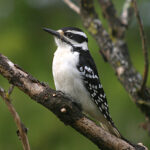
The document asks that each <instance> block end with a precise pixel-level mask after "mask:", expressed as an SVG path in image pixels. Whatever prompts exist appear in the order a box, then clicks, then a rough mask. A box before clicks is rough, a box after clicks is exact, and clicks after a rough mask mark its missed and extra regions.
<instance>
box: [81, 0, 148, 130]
mask: <svg viewBox="0 0 150 150" xmlns="http://www.w3.org/2000/svg"><path fill="white" fill-rule="evenodd" d="M80 11H81V14H80V15H81V18H82V21H83V24H84V26H85V28H87V30H88V31H89V32H90V33H91V35H92V36H93V37H94V38H95V40H96V41H97V43H98V45H99V47H100V48H101V52H102V54H103V55H104V56H105V57H106V59H107V61H108V62H109V63H110V65H111V66H112V68H113V69H114V71H115V73H116V75H117V77H118V79H119V81H120V82H121V83H122V85H123V86H124V88H125V89H126V90H127V92H128V93H129V94H130V95H131V97H132V99H133V101H134V102H135V104H136V105H137V106H138V107H139V108H140V110H141V111H142V112H143V113H144V114H145V116H146V118H147V119H148V122H149V126H150V89H149V88H145V90H144V91H143V93H142V94H141V93H139V90H140V89H141V85H142V82H143V81H142V76H141V74H140V73H139V72H137V71H136V69H135V68H134V67H133V65H132V63H131V60H130V56H129V53H128V47H127V44H126V42H125V41H124V40H123V39H122V37H120V38H118V39H117V40H115V41H112V39H111V38H110V37H111V36H109V34H108V33H107V32H106V30H105V29H104V28H103V26H102V23H101V21H100V20H99V17H98V15H97V13H96V12H95V9H94V4H93V0H81V5H80ZM107 15H111V13H109V14H107ZM110 17H111V16H110ZM110 17H109V18H110ZM149 132H150V131H149Z"/></svg>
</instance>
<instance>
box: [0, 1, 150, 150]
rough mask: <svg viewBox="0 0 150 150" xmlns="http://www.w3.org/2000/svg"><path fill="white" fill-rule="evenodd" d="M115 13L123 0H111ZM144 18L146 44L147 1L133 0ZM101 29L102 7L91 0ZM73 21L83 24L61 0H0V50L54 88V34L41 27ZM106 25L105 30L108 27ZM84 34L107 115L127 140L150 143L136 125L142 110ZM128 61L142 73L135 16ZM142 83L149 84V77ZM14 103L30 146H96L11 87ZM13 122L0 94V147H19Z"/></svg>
mask: <svg viewBox="0 0 150 150" xmlns="http://www.w3.org/2000/svg"><path fill="white" fill-rule="evenodd" d="M113 1H114V3H115V6H116V9H117V10H118V12H119V13H120V12H121V9H122V5H123V1H120V0H113ZM138 6H139V9H140V12H141V16H142V18H143V23H144V27H145V32H146V35H147V43H148V46H149V42H150V9H149V8H150V1H149V0H142V1H138ZM96 9H97V11H98V13H99V15H100V18H101V20H102V22H103V23H104V26H105V28H106V29H107V28H108V26H107V22H106V21H105V20H104V19H103V18H102V14H101V9H100V7H99V5H98V4H97V5H96ZM65 26H75V27H79V28H81V29H83V30H84V31H85V32H86V33H87V31H86V30H85V29H84V27H83V25H82V22H81V19H80V17H79V16H78V15H77V14H76V13H75V12H73V11H72V10H71V9H70V8H68V6H66V5H65V4H64V3H63V1H62V0H0V53H2V54H4V55H6V56H7V57H8V58H9V59H10V60H12V61H13V62H14V63H16V64H18V65H19V66H20V67H22V68H23V69H24V70H26V71H27V72H29V73H30V74H32V75H33V76H34V77H35V78H37V79H39V80H40V81H43V82H46V83H47V84H49V86H50V87H51V88H55V87H54V82H53V77H52V68H51V66H52V58H53V54H54V51H55V49H56V46H55V43H54V40H53V37H52V36H51V35H49V34H48V33H46V32H44V31H43V30H42V27H49V28H52V29H59V28H62V27H65ZM107 30H108V29H107ZM87 35H88V37H89V49H90V51H91V54H92V56H93V58H94V60H95V62H96V65H97V68H98V71H99V74H100V76H101V82H102V84H103V87H104V89H105V92H106V95H107V99H108V103H109V106H110V107H109V108H110V113H111V116H112V118H113V120H114V122H115V124H116V126H117V127H118V129H119V130H120V132H121V133H122V134H123V135H124V136H125V137H126V138H128V139H130V140H131V141H133V142H135V143H137V142H142V143H143V144H144V145H146V146H148V147H149V148H150V136H148V133H147V132H145V131H144V130H143V129H141V128H140V127H139V125H140V123H142V122H144V121H145V118H144V115H143V114H142V113H141V112H140V110H139V109H138V108H137V107H136V106H135V104H134V103H133V102H132V101H131V100H130V97H129V95H128V94H127V92H126V91H125V90H124V88H123V87H122V86H121V84H120V83H119V82H118V80H117V77H116V76H115V74H114V72H113V70H112V68H111V67H110V65H109V64H108V63H106V62H104V61H103V58H102V57H101V56H100V55H99V52H98V50H99V48H98V46H97V44H96V42H95V41H94V39H93V38H92V37H91V36H90V35H89V34H88V33H87ZM125 39H126V41H127V43H128V46H129V50H130V55H131V58H132V62H133V64H134V66H135V67H136V69H137V70H138V71H139V72H140V73H142V72H143V69H144V68H143V66H144V60H143V54H142V51H141V41H140V36H139V30H138V26H137V24H136V19H135V18H133V20H132V23H131V24H130V26H129V29H128V31H127V33H126V38H125ZM147 85H150V78H149V80H148V83H147ZM0 86H2V87H3V88H5V89H8V87H9V84H8V81H7V80H6V79H4V78H3V77H2V76H1V75H0ZM12 99H13V105H14V106H15V108H16V110H17V112H18V113H19V115H20V117H21V119H22V121H23V123H24V124H25V125H26V127H27V128H29V131H28V138H29V142H30V146H31V149H32V150H41V149H42V150H50V149H51V150H70V149H71V150H76V149H78V150H84V149H87V150H97V149H98V148H97V147H96V146H95V145H94V144H93V143H91V142H90V141H89V140H88V139H86V138H85V137H83V136H82V135H80V134H79V133H77V132H76V131H74V130H73V129H72V128H70V127H69V126H65V125H64V124H63V123H62V122H61V121H59V119H58V118H57V117H56V116H55V115H54V114H52V113H51V112H50V111H49V110H47V109H45V108H44V107H43V106H41V105H40V104H37V103H36V102H34V101H33V100H31V99H30V98H29V97H28V96H27V95H25V94H24V93H23V92H21V91H20V90H18V89H17V88H16V87H15V89H14V91H13V94H12ZM16 130H17V128H16V125H15V123H14V121H13V119H12V116H11V115H10V113H9V112H8V109H7V107H6V105H5V103H4V101H3V100H2V99H1V98H0V150H10V149H11V150H21V149H22V145H21V142H20V141H19V140H18V137H17V135H16Z"/></svg>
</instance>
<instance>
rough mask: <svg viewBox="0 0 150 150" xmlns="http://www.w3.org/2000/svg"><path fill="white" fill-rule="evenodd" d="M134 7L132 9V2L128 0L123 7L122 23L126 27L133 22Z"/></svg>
mask: <svg viewBox="0 0 150 150" xmlns="http://www.w3.org/2000/svg"><path fill="white" fill-rule="evenodd" d="M133 12H134V11H133V7H132V0H126V1H125V3H124V5H123V10H122V14H121V20H122V23H123V24H124V25H126V26H128V25H129V22H130V21H131V18H132V16H133V14H134V13H133Z"/></svg>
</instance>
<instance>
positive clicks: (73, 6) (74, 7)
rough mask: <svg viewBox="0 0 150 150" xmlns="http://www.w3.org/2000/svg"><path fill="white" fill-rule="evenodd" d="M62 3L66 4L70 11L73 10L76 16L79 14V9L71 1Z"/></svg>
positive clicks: (66, 0) (65, 0)
mask: <svg viewBox="0 0 150 150" xmlns="http://www.w3.org/2000/svg"><path fill="white" fill-rule="evenodd" d="M63 1H64V3H66V4H67V5H68V6H69V7H70V8H71V9H72V10H74V11H75V12H76V13H77V14H80V8H79V7H78V6H77V5H75V4H74V3H73V2H72V1H70V0H63Z"/></svg>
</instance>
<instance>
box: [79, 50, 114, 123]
mask: <svg viewBox="0 0 150 150" xmlns="http://www.w3.org/2000/svg"><path fill="white" fill-rule="evenodd" d="M79 57H80V58H79V60H80V61H79V65H78V66H77V68H78V70H79V71H80V72H81V75H82V77H83V80H84V85H85V87H86V89H87V90H88V91H89V93H90V96H91V99H92V100H93V101H94V102H95V104H96V105H97V106H98V108H99V110H100V111H101V113H102V114H103V115H104V117H105V118H106V119H107V120H108V121H109V122H110V123H111V124H112V125H113V124H114V123H113V121H112V119H111V117H110V115H109V108H108V104H107V99H106V96H105V93H104V90H103V87H102V85H101V83H100V79H99V76H98V72H97V69H96V65H95V63H94V61H93V58H92V57H91V55H90V53H89V51H83V52H82V53H80V55H79Z"/></svg>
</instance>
